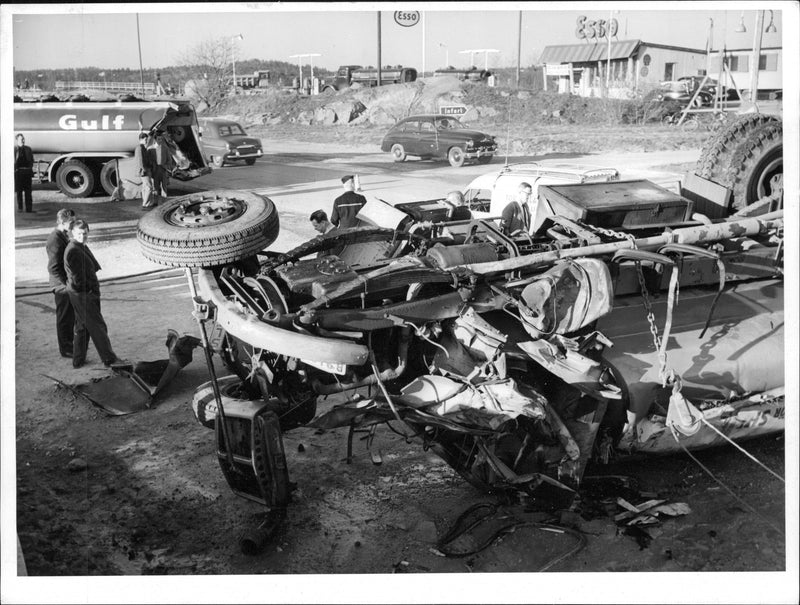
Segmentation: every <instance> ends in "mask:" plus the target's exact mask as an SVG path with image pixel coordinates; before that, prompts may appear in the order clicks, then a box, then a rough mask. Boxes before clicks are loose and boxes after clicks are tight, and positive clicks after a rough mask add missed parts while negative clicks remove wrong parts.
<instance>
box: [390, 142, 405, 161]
mask: <svg viewBox="0 0 800 605" xmlns="http://www.w3.org/2000/svg"><path fill="white" fill-rule="evenodd" d="M392 156H394V158H395V159H397V160H399V159H400V158H402V157H403V148H402V147H401V146H400V145H395V146H394V147H392Z"/></svg>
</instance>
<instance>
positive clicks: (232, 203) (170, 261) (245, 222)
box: [136, 189, 280, 267]
mask: <svg viewBox="0 0 800 605" xmlns="http://www.w3.org/2000/svg"><path fill="white" fill-rule="evenodd" d="M279 231H280V223H279V220H278V212H277V211H276V209H275V204H273V203H272V200H270V199H269V198H267V197H264V196H261V195H257V194H255V193H251V192H247V191H235V190H230V189H217V190H212V191H203V192H199V193H191V194H189V195H184V196H181V197H178V198H175V199H172V200H169V201H168V202H166V203H164V204H162V205H160V206H157V207H156V208H154V209H153V210H151V211H149V212H148V213H147V214H146V215H144V216H143V217H142V218H141V219H140V220H139V227H138V229H137V232H136V237H137V239H138V240H139V245H140V247H141V250H142V254H143V255H144V256H145V258H147V259H149V260H151V261H153V262H156V263H160V264H162V265H170V266H172V267H216V266H219V265H226V264H228V263H233V262H236V261H239V260H242V259H245V258H249V257H251V256H255V255H256V253H258V252H261V251H262V250H264V248H266V247H267V246H269V245H270V244H271V243H272V242H274V241H275V239H276V238H277V237H278V233H279Z"/></svg>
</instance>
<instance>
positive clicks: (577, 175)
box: [464, 162, 619, 233]
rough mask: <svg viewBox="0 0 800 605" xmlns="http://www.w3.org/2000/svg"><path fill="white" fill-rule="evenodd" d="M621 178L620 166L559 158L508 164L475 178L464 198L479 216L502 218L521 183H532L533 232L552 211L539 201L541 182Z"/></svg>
mask: <svg viewBox="0 0 800 605" xmlns="http://www.w3.org/2000/svg"><path fill="white" fill-rule="evenodd" d="M617 180H619V172H618V171H617V169H616V168H602V167H598V166H588V165H585V164H566V163H558V162H552V163H551V162H529V163H524V164H508V165H506V166H504V167H503V168H502V170H499V171H495V172H490V173H488V174H483V175H481V176H479V177H477V178H475V179H474V180H473V181H472V182H471V183H470V184H469V185H468V186H467V188H466V190H465V191H464V200H465V201H466V203H467V204H468V205H469V208H470V210H471V211H472V216H473V217H475V218H499V217H500V215H501V213H502V212H503V208H505V207H506V205H507V204H508V203H509V202H512V201H514V200H515V199H516V195H517V189H518V188H519V184H520V183H528V184H529V185H530V186H531V187H532V188H533V191H532V193H531V198H530V205H531V208H530V210H531V217H532V220H531V223H532V224H531V233H533V232H535V231H536V230H537V229H538V228H539V226H540V225H541V224H542V222H544V219H545V217H547V216H550V215H552V212H550V211H549V209H548V208H547V207H546V205H543V204H539V201H538V200H539V193H538V188H539V185H558V184H566V183H597V182H606V181H617Z"/></svg>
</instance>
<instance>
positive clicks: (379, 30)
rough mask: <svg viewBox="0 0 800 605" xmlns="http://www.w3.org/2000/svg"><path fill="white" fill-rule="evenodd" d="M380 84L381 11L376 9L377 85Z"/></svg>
mask: <svg viewBox="0 0 800 605" xmlns="http://www.w3.org/2000/svg"><path fill="white" fill-rule="evenodd" d="M380 85H381V11H378V86H380Z"/></svg>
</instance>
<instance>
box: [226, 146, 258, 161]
mask: <svg viewBox="0 0 800 605" xmlns="http://www.w3.org/2000/svg"><path fill="white" fill-rule="evenodd" d="M262 155H264V152H263V151H261V150H260V149H256V150H255V151H254V152H252V153H239V150H238V149H234V150H233V151H229V152H227V153H226V154H225V156H224V157H225V161H228V160H231V161H232V160H247V159H249V158H260V157H261V156H262Z"/></svg>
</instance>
